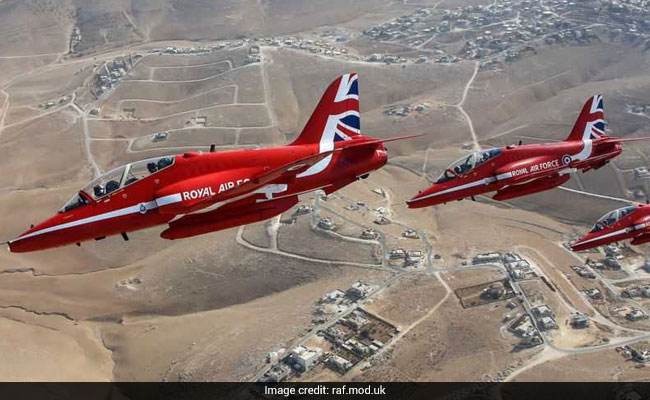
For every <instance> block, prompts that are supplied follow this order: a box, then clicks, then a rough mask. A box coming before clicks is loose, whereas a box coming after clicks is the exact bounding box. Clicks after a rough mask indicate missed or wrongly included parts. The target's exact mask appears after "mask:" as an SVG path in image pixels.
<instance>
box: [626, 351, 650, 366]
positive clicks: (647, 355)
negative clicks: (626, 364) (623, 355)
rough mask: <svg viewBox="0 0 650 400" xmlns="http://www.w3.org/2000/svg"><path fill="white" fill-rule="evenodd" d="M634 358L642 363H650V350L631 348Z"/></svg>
mask: <svg viewBox="0 0 650 400" xmlns="http://www.w3.org/2000/svg"><path fill="white" fill-rule="evenodd" d="M630 353H631V355H632V359H633V360H634V361H637V362H641V363H650V351H648V350H636V349H630Z"/></svg>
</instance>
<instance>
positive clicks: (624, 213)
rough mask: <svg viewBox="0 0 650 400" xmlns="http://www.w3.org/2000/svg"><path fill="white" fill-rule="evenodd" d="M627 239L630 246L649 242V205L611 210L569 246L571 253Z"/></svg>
mask: <svg viewBox="0 0 650 400" xmlns="http://www.w3.org/2000/svg"><path fill="white" fill-rule="evenodd" d="M627 239H632V242H631V243H632V244H642V243H647V242H649V241H650V205H647V204H637V205H634V206H628V207H623V208H619V209H616V210H613V211H611V212H609V213H607V214H605V215H604V216H603V217H601V218H600V219H599V220H598V222H596V224H595V225H594V226H593V228H592V229H591V231H589V232H588V233H586V234H584V235H583V236H581V237H579V238H578V239H576V240H574V241H572V242H571V243H570V245H571V249H572V250H573V251H580V250H587V249H591V248H594V247H598V246H603V245H607V244H610V243H614V242H618V241H621V240H627Z"/></svg>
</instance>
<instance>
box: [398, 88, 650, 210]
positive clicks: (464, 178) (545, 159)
mask: <svg viewBox="0 0 650 400" xmlns="http://www.w3.org/2000/svg"><path fill="white" fill-rule="evenodd" d="M643 139H648V138H634V139H619V138H615V137H611V136H608V135H606V134H605V116H604V113H603V96H602V95H596V96H593V97H592V98H590V99H589V100H588V101H587V102H586V103H585V105H584V107H583V108H582V112H581V113H580V115H579V116H578V120H577V121H576V123H575V125H574V126H573V129H572V130H571V133H570V134H569V136H568V137H567V138H566V139H565V140H564V141H562V142H554V143H543V144H528V145H521V144H520V145H518V146H514V145H511V146H506V147H501V148H494V149H490V150H483V151H478V152H476V153H473V154H470V155H467V156H464V157H463V158H461V159H460V160H458V161H456V162H455V163H453V164H451V165H450V166H449V167H448V168H447V169H446V170H445V172H443V174H442V175H440V177H439V178H438V180H436V182H435V183H434V184H433V185H431V186H430V187H428V188H427V189H426V190H423V191H420V192H419V193H418V194H417V195H416V196H414V197H413V198H412V199H410V200H408V201H407V203H408V206H409V207H410V208H419V207H427V206H432V205H436V204H441V203H446V202H448V201H452V200H461V199H464V198H466V197H473V196H476V195H479V194H483V193H488V192H495V191H496V194H495V195H494V196H493V197H492V198H493V199H495V200H506V199H512V198H515V197H519V196H524V195H527V194H532V193H537V192H541V191H544V190H548V189H552V188H554V187H557V186H560V185H562V184H563V183H565V182H566V181H568V180H569V177H570V174H571V173H572V172H576V171H578V170H581V171H582V172H586V171H588V170H590V169H594V170H595V169H598V168H600V167H602V166H604V165H605V164H607V163H608V162H609V161H610V160H611V159H612V158H614V157H616V156H617V155H619V154H620V153H621V151H622V148H621V145H620V143H621V142H624V141H632V140H643Z"/></svg>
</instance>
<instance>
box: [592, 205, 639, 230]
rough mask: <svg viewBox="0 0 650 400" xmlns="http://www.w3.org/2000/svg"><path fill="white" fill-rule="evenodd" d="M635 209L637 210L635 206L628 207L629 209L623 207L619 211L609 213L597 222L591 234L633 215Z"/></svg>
mask: <svg viewBox="0 0 650 400" xmlns="http://www.w3.org/2000/svg"><path fill="white" fill-rule="evenodd" d="M635 209H636V207H635V206H627V207H622V208H619V209H617V210H614V211H610V212H608V213H607V214H605V215H603V216H602V217H600V219H599V220H598V221H597V222H596V224H595V225H594V227H593V229H592V230H591V232H598V231H599V230H601V229H603V228H605V227H608V226H610V225H611V224H613V223H614V222H616V221H618V220H619V219H621V218H623V217H624V216H626V215H627V214H629V213H631V212H632V211H634V210H635Z"/></svg>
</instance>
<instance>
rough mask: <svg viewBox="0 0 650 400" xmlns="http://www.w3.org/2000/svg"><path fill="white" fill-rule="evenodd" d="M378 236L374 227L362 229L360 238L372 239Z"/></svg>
mask: <svg viewBox="0 0 650 400" xmlns="http://www.w3.org/2000/svg"><path fill="white" fill-rule="evenodd" d="M378 237H379V234H378V233H377V232H376V231H375V230H374V229H370V228H369V229H364V230H363V232H361V239H366V240H374V239H377V238H378Z"/></svg>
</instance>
